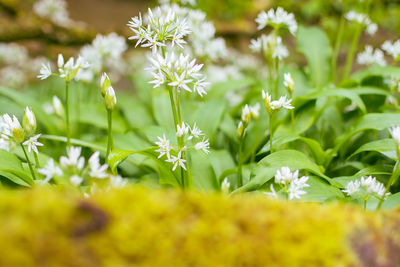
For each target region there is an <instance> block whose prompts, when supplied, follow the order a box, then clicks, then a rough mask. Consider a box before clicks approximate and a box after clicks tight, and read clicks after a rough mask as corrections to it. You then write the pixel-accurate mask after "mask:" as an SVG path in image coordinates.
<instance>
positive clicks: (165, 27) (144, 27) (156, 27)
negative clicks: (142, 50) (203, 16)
mask: <svg viewBox="0 0 400 267" xmlns="http://www.w3.org/2000/svg"><path fill="white" fill-rule="evenodd" d="M128 26H129V28H130V29H131V30H132V31H133V33H134V35H133V36H131V37H129V39H130V40H137V42H136V46H138V45H141V46H142V47H150V48H151V49H152V52H153V53H157V51H158V50H159V48H161V47H165V46H167V44H168V43H170V44H171V46H174V45H175V44H176V45H177V46H179V47H182V44H184V43H186V41H185V40H184V39H183V38H184V37H185V36H186V35H188V34H189V33H190V32H191V31H190V29H189V27H188V24H187V23H186V20H185V19H183V20H181V19H180V18H179V17H178V16H176V13H175V10H174V9H173V8H171V7H169V8H163V9H161V8H160V7H158V8H156V9H155V10H154V11H152V10H151V9H150V8H149V9H148V13H147V14H145V15H144V16H143V19H142V15H141V14H140V13H139V16H137V17H133V18H132V19H131V21H130V22H129V23H128Z"/></svg>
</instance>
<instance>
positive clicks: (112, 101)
mask: <svg viewBox="0 0 400 267" xmlns="http://www.w3.org/2000/svg"><path fill="white" fill-rule="evenodd" d="M104 101H105V104H106V108H107V109H108V110H113V109H114V107H115V105H116V104H117V98H116V96H115V92H114V89H113V88H112V87H111V86H110V87H108V89H107V91H106V94H105V96H104Z"/></svg>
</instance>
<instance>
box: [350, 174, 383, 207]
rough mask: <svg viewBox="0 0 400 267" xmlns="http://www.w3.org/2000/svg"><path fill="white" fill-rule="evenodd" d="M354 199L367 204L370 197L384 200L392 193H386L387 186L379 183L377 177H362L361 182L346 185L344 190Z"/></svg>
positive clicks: (356, 181)
mask: <svg viewBox="0 0 400 267" xmlns="http://www.w3.org/2000/svg"><path fill="white" fill-rule="evenodd" d="M342 191H343V192H344V193H346V194H347V195H348V196H351V197H352V198H353V199H357V198H361V199H363V200H364V202H366V201H367V200H368V199H369V198H370V197H376V198H378V199H382V198H385V197H387V196H388V195H389V194H390V193H386V190H385V186H384V185H383V184H382V183H380V182H378V181H377V180H376V178H375V177H372V176H368V177H367V178H366V177H364V176H363V177H361V179H360V180H355V181H351V182H349V183H348V184H347V185H346V189H344V190H342Z"/></svg>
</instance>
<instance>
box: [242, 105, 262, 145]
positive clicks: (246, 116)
mask: <svg viewBox="0 0 400 267" xmlns="http://www.w3.org/2000/svg"><path fill="white" fill-rule="evenodd" d="M259 116H260V104H259V103H257V104H255V105H254V106H249V105H247V104H246V105H245V106H244V108H243V109H242V115H241V116H240V122H239V125H238V129H237V136H238V137H239V138H241V137H243V134H244V133H245V131H246V129H247V127H248V126H249V123H250V121H251V118H253V119H254V120H256V119H258V117H259Z"/></svg>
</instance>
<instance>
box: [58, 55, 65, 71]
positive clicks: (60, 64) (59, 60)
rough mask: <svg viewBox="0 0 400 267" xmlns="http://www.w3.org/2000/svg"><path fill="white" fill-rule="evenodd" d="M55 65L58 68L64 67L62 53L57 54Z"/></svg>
mask: <svg viewBox="0 0 400 267" xmlns="http://www.w3.org/2000/svg"><path fill="white" fill-rule="evenodd" d="M57 65H58V68H62V67H64V57H63V55H62V54H58V60H57Z"/></svg>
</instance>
